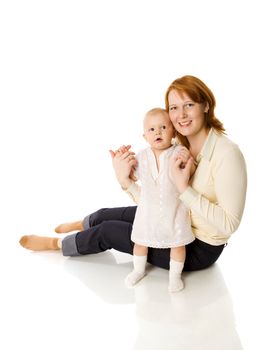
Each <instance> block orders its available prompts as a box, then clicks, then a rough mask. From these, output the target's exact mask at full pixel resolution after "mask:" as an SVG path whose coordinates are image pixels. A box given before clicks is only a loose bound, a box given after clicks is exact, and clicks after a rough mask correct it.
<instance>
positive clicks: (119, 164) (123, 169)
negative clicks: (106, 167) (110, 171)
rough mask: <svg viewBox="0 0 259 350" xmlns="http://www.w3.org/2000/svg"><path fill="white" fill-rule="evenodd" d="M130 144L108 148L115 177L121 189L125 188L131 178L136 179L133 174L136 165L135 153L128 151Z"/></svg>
mask: <svg viewBox="0 0 259 350" xmlns="http://www.w3.org/2000/svg"><path fill="white" fill-rule="evenodd" d="M130 147H131V146H130V145H128V146H122V147H120V148H119V149H118V150H116V151H113V150H110V151H109V152H110V154H111V157H112V165H113V168H114V171H115V175H116V178H117V180H118V182H119V184H120V185H121V187H122V188H123V189H127V188H128V187H129V186H130V185H131V183H132V180H133V181H136V179H135V178H134V176H132V175H133V171H134V167H135V166H136V165H137V160H136V158H135V153H134V152H131V151H130Z"/></svg>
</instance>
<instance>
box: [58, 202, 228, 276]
mask: <svg viewBox="0 0 259 350" xmlns="http://www.w3.org/2000/svg"><path fill="white" fill-rule="evenodd" d="M135 213H136V207H121V208H103V209H100V210H98V211H96V212H95V213H93V214H91V215H89V216H88V217H87V218H86V219H85V220H84V225H85V226H86V227H87V228H86V230H84V231H82V232H78V233H76V234H73V235H69V236H67V237H66V238H65V239H64V240H63V242H62V250H63V254H64V255H65V256H76V255H86V254H96V253H100V252H104V251H105V250H107V249H116V250H118V251H120V252H123V253H129V254H133V246H134V243H133V242H132V241H131V230H132V223H133V220H134V217H135ZM223 249H224V245H220V246H213V245H210V244H208V243H205V242H202V241H200V240H199V239H197V238H196V239H195V240H194V241H193V242H192V243H190V244H188V245H187V246H186V260H185V264H184V270H185V271H195V270H201V269H204V268H206V267H209V266H210V265H212V264H213V263H214V262H215V261H216V260H217V259H218V257H219V256H220V254H221V253H222V251H223ZM169 261H170V249H157V248H149V249H148V262H149V263H150V264H152V265H154V266H158V267H162V268H164V269H169Z"/></svg>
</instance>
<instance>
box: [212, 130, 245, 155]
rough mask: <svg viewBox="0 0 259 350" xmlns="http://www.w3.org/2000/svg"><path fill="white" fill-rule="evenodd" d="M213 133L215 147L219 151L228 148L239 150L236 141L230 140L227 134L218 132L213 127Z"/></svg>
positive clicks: (227, 149)
mask: <svg viewBox="0 0 259 350" xmlns="http://www.w3.org/2000/svg"><path fill="white" fill-rule="evenodd" d="M213 133H214V135H215V141H216V142H215V147H216V148H217V149H218V150H219V151H223V150H225V151H229V150H239V146H238V144H237V143H235V142H234V141H232V140H231V139H230V138H229V137H228V136H226V135H225V134H222V133H219V132H217V131H216V130H214V129H213Z"/></svg>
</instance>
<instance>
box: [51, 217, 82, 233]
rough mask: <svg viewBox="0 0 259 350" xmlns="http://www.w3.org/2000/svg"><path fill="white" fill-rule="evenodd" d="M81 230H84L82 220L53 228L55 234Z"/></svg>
mask: <svg viewBox="0 0 259 350" xmlns="http://www.w3.org/2000/svg"><path fill="white" fill-rule="evenodd" d="M83 230H84V226H83V220H80V221H74V222H67V223H64V224H61V225H59V226H57V227H56V228H55V232H56V233H68V232H72V231H83Z"/></svg>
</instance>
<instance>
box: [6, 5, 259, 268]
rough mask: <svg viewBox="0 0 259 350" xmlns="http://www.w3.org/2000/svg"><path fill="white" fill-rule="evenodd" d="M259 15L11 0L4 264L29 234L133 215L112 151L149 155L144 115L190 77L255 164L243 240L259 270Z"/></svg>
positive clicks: (222, 9)
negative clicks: (99, 215)
mask: <svg viewBox="0 0 259 350" xmlns="http://www.w3.org/2000/svg"><path fill="white" fill-rule="evenodd" d="M257 17H258V16H257V11H256V1H252V0H247V1H239V0H236V1H224V3H222V4H219V2H218V1H205V0H196V1H191V0H190V1H188V0H186V1H173V0H171V1H169V0H160V1H154V0H148V1H147V0H145V1H140V0H138V1H137V0H131V1H121V0H110V1H105V0H95V1H78V0H73V1H68V0H67V1H66V0H62V1H59V0H51V1H50V0H45V1H39V0H36V1H35V0H33V1H29V0H24V1H14V0H2V1H1V2H0V50H1V54H0V63H1V64H0V74H1V75H0V116H1V127H0V149H1V182H0V186H1V191H0V201H1V228H2V230H1V231H2V232H1V237H2V257H1V258H3V257H5V259H6V257H7V256H9V254H10V250H12V248H11V247H12V245H17V241H18V239H19V237H20V236H21V235H22V234H26V233H29V234H30V233H37V234H49V235H51V234H53V228H54V227H55V225H57V224H59V223H60V222H62V221H67V220H74V219H75V220H76V219H80V218H82V217H83V216H84V215H85V214H86V213H88V212H91V211H93V210H96V209H98V208H100V207H104V206H111V207H112V206H124V205H130V204H131V202H130V200H129V198H128V197H127V196H126V195H125V194H124V193H122V192H121V191H120V188H119V186H118V184H117V183H116V180H115V178H114V175H113V170H112V166H111V161H110V156H109V153H108V150H109V149H110V148H116V147H118V146H119V145H121V144H123V143H126V144H128V143H130V144H132V146H133V149H134V150H136V151H137V150H138V149H140V148H142V147H143V146H145V143H144V141H143V140H142V118H143V114H144V113H145V111H147V110H148V109H150V108H152V107H156V106H164V93H165V91H166V88H167V87H168V85H169V84H170V83H171V82H172V81H173V80H174V79H175V78H177V77H180V76H182V75H185V74H191V75H196V76H198V77H199V78H200V79H202V80H203V81H204V82H205V83H206V84H207V85H208V86H209V87H210V88H211V89H212V91H213V92H214V94H215V96H216V100H217V108H216V114H217V116H218V118H219V119H220V120H221V121H223V123H224V125H225V127H226V129H227V133H228V136H229V137H230V138H231V139H232V140H233V141H234V142H236V143H238V144H239V145H240V148H241V150H242V151H243V153H244V155H245V158H246V160H247V166H248V175H249V188H248V197H247V205H246V210H245V214H244V219H243V222H242V225H241V226H240V229H239V230H238V232H237V233H236V234H235V236H233V238H232V242H233V244H236V245H240V252H242V250H243V249H244V250H248V249H249V255H248V256H249V258H248V260H249V264H255V261H254V260H255V254H256V251H257V246H256V245H258V243H259V239H258V234H257V231H258V229H257V220H256V215H257V212H256V204H257V197H258V195H259V193H258V184H257V179H258V177H259V173H258V166H257V163H258V160H257V157H256V155H257V153H258V152H256V150H257V149H258V146H257V142H258V110H257V103H258V102H257V99H258V91H257V90H258V78H259V72H258V62H259V57H258V48H257V46H258V34H257V33H258V31H259V25H258V18H257ZM236 176H238V174H236ZM251 243H253V244H251ZM5 246H7V247H8V246H9V248H7V249H5ZM240 257H241V253H240V255H239V254H238V255H234V256H233V255H232V256H231V257H230V255H228V258H227V257H226V259H230V258H231V259H232V260H233V261H234V262H235V261H237V260H238V259H240ZM12 263H14V264H15V263H16V262H15V260H14V261H12Z"/></svg>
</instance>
